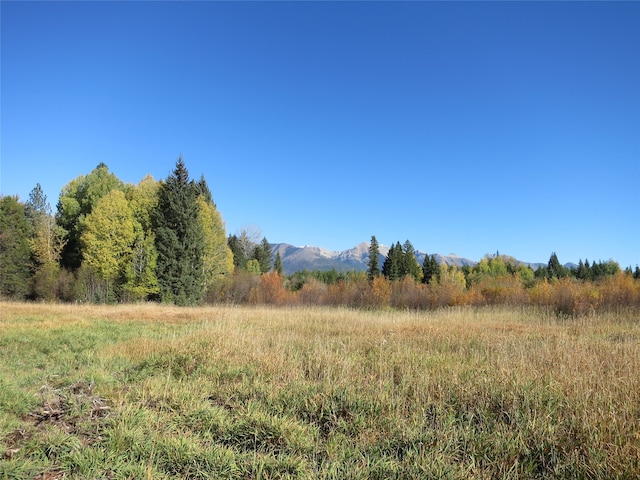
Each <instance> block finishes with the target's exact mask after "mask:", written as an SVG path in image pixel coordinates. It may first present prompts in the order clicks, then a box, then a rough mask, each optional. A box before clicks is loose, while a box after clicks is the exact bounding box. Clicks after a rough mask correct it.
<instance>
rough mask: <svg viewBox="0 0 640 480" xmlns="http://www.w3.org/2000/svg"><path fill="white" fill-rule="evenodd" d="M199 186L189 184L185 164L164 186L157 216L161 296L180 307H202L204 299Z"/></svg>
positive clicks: (202, 237)
mask: <svg viewBox="0 0 640 480" xmlns="http://www.w3.org/2000/svg"><path fill="white" fill-rule="evenodd" d="M200 193H201V192H200V188H199V185H198V184H196V183H195V182H193V181H192V180H189V172H188V171H187V167H186V166H185V164H184V161H183V160H182V156H180V157H179V158H178V161H177V162H176V168H175V169H174V171H173V172H172V173H171V174H170V175H169V176H168V177H167V180H166V181H165V182H164V183H163V184H162V185H161V187H160V191H159V192H158V208H157V210H156V212H155V215H154V218H153V220H154V230H155V234H156V238H155V240H156V249H157V251H158V260H157V276H158V284H159V286H160V296H161V299H162V300H163V301H165V302H172V303H176V304H178V305H193V304H197V303H199V302H200V301H201V300H202V298H203V296H204V286H205V282H204V268H203V258H204V235H203V231H202V227H201V223H200V221H199V207H198V202H197V198H198V195H199V194H200Z"/></svg>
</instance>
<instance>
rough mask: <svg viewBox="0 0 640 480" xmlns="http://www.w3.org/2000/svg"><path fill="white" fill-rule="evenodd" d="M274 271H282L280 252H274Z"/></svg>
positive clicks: (280, 273)
mask: <svg viewBox="0 0 640 480" xmlns="http://www.w3.org/2000/svg"><path fill="white" fill-rule="evenodd" d="M274 268H275V271H276V272H277V273H278V275H282V274H283V273H284V268H283V267H282V257H280V252H277V253H276V263H275V267H274Z"/></svg>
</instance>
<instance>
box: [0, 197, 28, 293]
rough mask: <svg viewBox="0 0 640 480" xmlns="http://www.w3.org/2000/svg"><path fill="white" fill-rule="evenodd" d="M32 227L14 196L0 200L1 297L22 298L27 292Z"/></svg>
mask: <svg viewBox="0 0 640 480" xmlns="http://www.w3.org/2000/svg"><path fill="white" fill-rule="evenodd" d="M30 236H31V227H30V225H29V221H28V220H27V216H26V214H25V207H24V204H22V203H20V202H19V201H18V198H17V197H0V296H7V297H10V298H15V299H20V300H22V299H24V298H25V296H26V295H27V293H28V290H29V280H30V271H29V259H30V255H31V249H30V247H29V238H30Z"/></svg>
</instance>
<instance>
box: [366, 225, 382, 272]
mask: <svg viewBox="0 0 640 480" xmlns="http://www.w3.org/2000/svg"><path fill="white" fill-rule="evenodd" d="M379 255H380V247H379V246H378V240H377V239H376V236H375V235H373V236H372V237H371V245H370V246H369V261H368V262H367V264H368V268H367V276H368V277H369V280H373V279H374V278H375V277H377V276H378V275H380V265H379V262H380V258H379Z"/></svg>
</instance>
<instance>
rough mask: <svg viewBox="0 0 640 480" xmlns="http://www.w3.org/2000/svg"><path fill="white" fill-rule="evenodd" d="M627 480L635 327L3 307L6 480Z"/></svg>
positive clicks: (306, 311) (327, 313)
mask: <svg viewBox="0 0 640 480" xmlns="http://www.w3.org/2000/svg"><path fill="white" fill-rule="evenodd" d="M639 476H640V319H639V318H638V314H637V312H635V313H634V312H627V313H621V312H618V313H615V314H614V313H611V314H606V313H603V314H599V315H597V316H588V317H583V318H577V319H574V318H558V317H556V316H555V315H554V314H553V313H547V312H546V311H545V310H539V309H538V310H536V309H533V308H508V307H500V308H497V307H496V308H490V307H487V308H478V309H474V308H451V309H442V310H437V311H429V312H413V311H395V310H379V311H363V310H350V309H338V308H304V307H298V308H267V307H233V306H216V307H201V308H177V307H170V306H161V305H125V306H84V305H40V304H23V303H0V479H8V478H25V479H26V478H36V479H42V480H44V479H48V480H53V479H63V478H65V479H66V478H82V479H145V478H149V479H151V478H152V479H169V478H175V479H178V478H230V479H249V478H263V479H270V478H300V479H307V478H310V479H313V478H331V479H356V478H357V479H375V478H379V479H390V478H426V479H429V478H451V479H467V478H514V479H515V478H603V479H605V478H606V479H614V478H629V479H631V478H638V477H639Z"/></svg>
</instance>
